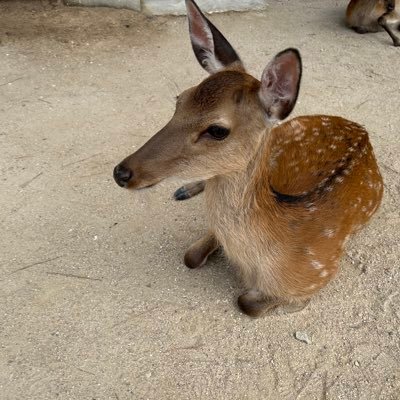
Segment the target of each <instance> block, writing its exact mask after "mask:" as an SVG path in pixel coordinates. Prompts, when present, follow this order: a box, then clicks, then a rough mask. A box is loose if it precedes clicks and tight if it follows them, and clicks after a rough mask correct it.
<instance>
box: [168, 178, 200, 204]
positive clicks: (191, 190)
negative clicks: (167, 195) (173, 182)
mask: <svg viewBox="0 0 400 400" xmlns="http://www.w3.org/2000/svg"><path fill="white" fill-rule="evenodd" d="M204 187H205V181H198V182H193V183H188V184H187V185H185V186H182V187H180V188H179V189H178V190H177V191H176V192H175V193H174V199H175V200H187V199H190V198H192V197H194V196H196V195H197V194H199V193H201V192H202V191H203V190H204Z"/></svg>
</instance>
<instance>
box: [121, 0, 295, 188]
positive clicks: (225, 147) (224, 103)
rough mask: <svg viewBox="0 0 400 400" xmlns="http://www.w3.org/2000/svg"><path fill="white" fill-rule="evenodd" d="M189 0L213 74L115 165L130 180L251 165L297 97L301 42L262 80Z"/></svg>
mask: <svg viewBox="0 0 400 400" xmlns="http://www.w3.org/2000/svg"><path fill="white" fill-rule="evenodd" d="M186 7H187V12H188V18H189V31H190V39H191V42H192V47H193V51H194V54H195V55H196V58H197V60H198V61H199V63H200V65H201V66H202V67H203V68H204V69H205V70H206V71H207V72H208V73H209V74H210V76H209V77H208V78H206V79H205V80H204V81H203V82H201V83H200V84H199V85H198V86H194V87H192V88H190V89H187V90H185V91H184V92H183V93H181V94H180V95H179V96H178V99H177V103H176V110H175V114H174V115H173V117H172V119H171V120H170V121H169V122H168V123H167V125H166V126H165V127H164V128H162V129H161V130H160V131H159V132H157V133H156V134H155V135H154V136H153V137H152V138H151V139H150V140H149V141H148V142H147V143H145V144H144V145H143V146H142V147H141V148H140V149H139V150H138V151H136V152H135V153H133V154H132V155H130V156H128V157H127V158H125V159H124V160H123V161H122V162H121V163H120V164H118V165H117V166H116V167H115V169H114V179H115V181H116V182H117V184H118V185H120V186H122V187H126V188H131V189H140V188H144V187H148V186H152V185H155V184H156V183H158V182H160V181H162V180H163V179H165V178H168V177H177V178H182V179H185V180H187V179H190V180H204V179H209V178H212V177H214V176H217V175H228V174H232V173H235V172H237V171H240V170H243V169H245V168H246V167H247V165H248V163H249V161H250V160H251V159H252V157H253V156H254V154H255V152H256V151H257V148H258V145H259V143H260V139H261V138H262V137H263V135H265V134H268V132H269V130H270V129H271V127H272V126H273V124H274V123H275V122H276V121H279V120H282V119H284V118H286V117H287V116H288V115H289V114H290V112H291V111H292V109H293V107H294V105H295V103H296V99H297V95H298V91H299V86H300V79H301V59H300V54H299V52H298V51H297V50H295V49H287V50H284V51H282V52H281V53H279V54H278V55H276V56H275V58H274V59H273V60H272V61H271V62H270V63H269V64H268V65H267V66H266V68H265V70H264V72H263V74H262V77H261V81H259V80H257V79H256V78H254V77H252V76H251V75H249V74H248V73H247V72H246V70H245V68H244V66H243V63H242V62H241V60H240V58H239V56H238V55H237V53H236V51H235V50H234V49H233V47H232V46H231V45H230V44H229V42H228V41H227V40H226V38H225V37H224V36H223V35H222V34H221V32H220V31H219V30H218V29H217V28H216V27H215V26H214V25H213V24H212V23H211V22H210V21H209V20H208V19H207V18H206V17H205V16H204V15H203V13H202V12H201V11H200V9H199V8H198V6H197V5H196V3H195V2H194V1H192V0H186Z"/></svg>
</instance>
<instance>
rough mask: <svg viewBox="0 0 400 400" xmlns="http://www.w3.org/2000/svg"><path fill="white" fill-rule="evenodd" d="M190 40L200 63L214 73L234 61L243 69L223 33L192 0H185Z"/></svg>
mask: <svg viewBox="0 0 400 400" xmlns="http://www.w3.org/2000/svg"><path fill="white" fill-rule="evenodd" d="M186 9H187V15H188V19H189V32H190V40H191V42H192V47H193V51H194V54H195V55H196V58H197V60H198V61H199V63H200V65H201V66H202V67H203V68H204V69H205V70H206V71H207V72H209V73H210V74H214V73H215V72H218V71H220V70H222V69H224V68H225V67H228V66H229V65H231V64H233V63H235V66H236V67H237V68H240V69H243V70H244V67H243V64H242V62H241V61H240V58H239V56H238V55H237V53H236V51H235V50H234V49H233V47H232V46H231V45H230V44H229V42H228V41H227V40H226V39H225V37H224V35H223V34H222V33H221V32H220V31H219V30H218V29H217V28H216V27H215V26H214V25H213V24H212V23H211V22H210V21H209V20H208V19H207V18H206V17H205V16H204V14H203V13H202V12H201V10H200V8H199V7H198V6H197V4H196V3H195V2H194V1H193V0H186Z"/></svg>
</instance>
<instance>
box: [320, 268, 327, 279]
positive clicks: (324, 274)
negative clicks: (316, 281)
mask: <svg viewBox="0 0 400 400" xmlns="http://www.w3.org/2000/svg"><path fill="white" fill-rule="evenodd" d="M319 276H320V277H321V278H325V277H326V276H328V271H327V270H325V269H324V270H323V271H321V272H320V274H319Z"/></svg>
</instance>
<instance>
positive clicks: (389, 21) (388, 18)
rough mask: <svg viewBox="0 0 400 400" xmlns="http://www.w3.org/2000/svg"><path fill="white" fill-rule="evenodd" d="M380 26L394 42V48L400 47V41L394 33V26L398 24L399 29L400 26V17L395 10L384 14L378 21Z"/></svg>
mask: <svg viewBox="0 0 400 400" xmlns="http://www.w3.org/2000/svg"><path fill="white" fill-rule="evenodd" d="M378 23H379V25H380V26H381V27H382V28H383V29H384V30H385V31H386V32H387V33H388V34H389V36H390V37H391V38H392V40H393V45H394V46H400V39H399V37H398V36H396V35H395V33H394V29H393V28H394V26H396V24H397V28H399V26H400V16H399V14H398V13H397V12H396V11H395V10H393V11H389V12H387V13H385V14H383V15H382V16H381V17H380V18H379V19H378Z"/></svg>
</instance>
